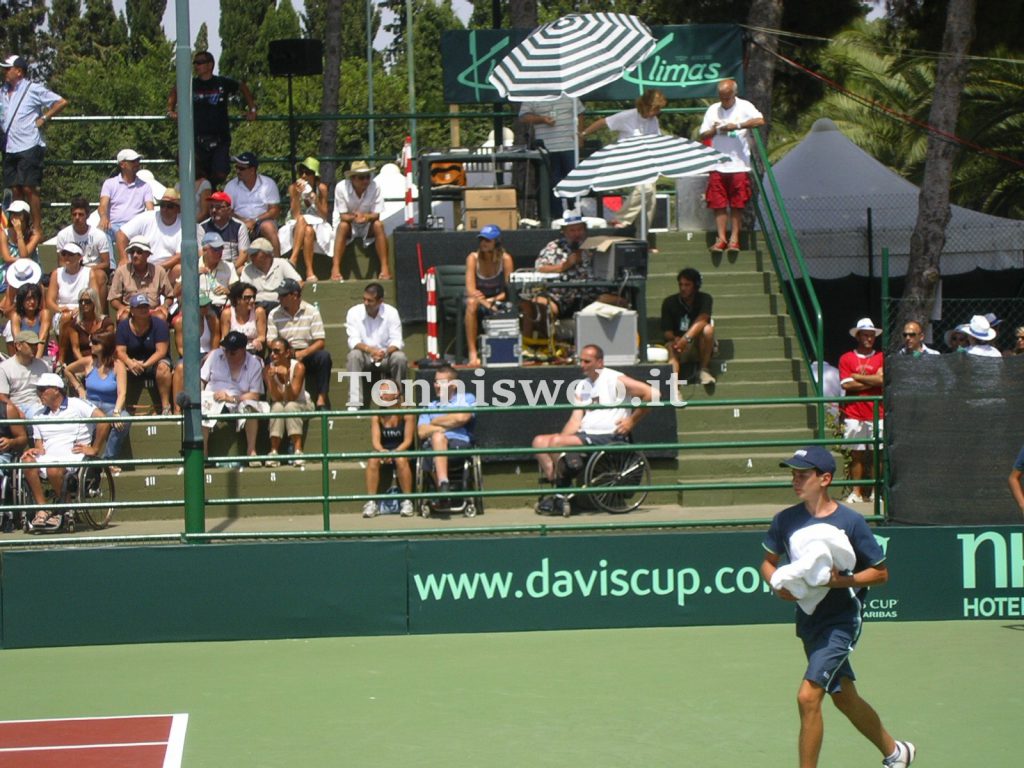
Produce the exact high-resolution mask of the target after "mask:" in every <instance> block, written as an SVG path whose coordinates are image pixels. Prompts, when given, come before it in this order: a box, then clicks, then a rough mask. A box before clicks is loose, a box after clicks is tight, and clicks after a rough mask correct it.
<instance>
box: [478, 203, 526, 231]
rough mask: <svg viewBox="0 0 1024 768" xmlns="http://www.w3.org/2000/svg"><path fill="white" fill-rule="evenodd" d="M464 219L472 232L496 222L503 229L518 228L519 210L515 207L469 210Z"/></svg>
mask: <svg viewBox="0 0 1024 768" xmlns="http://www.w3.org/2000/svg"><path fill="white" fill-rule="evenodd" d="M464 220H465V223H466V229H467V230H469V231H471V232H472V231H475V230H480V229H483V228H484V227H486V226H487V225H488V224H495V225H497V226H499V227H501V229H502V230H506V229H516V228H517V227H518V226H519V211H517V210H516V209H515V208H501V209H491V210H477V209H474V210H467V211H466V213H465V216H464Z"/></svg>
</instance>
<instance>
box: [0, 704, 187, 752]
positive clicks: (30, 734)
mask: <svg viewBox="0 0 1024 768" xmlns="http://www.w3.org/2000/svg"><path fill="white" fill-rule="evenodd" d="M171 720H172V719H171V716H170V715H155V716H151V717H111V718H83V719H74V720H23V721H8V722H0V749H10V748H17V747H52V746H74V745H88V744H126V743H127V744H137V743H139V742H154V741H158V742H162V743H166V742H167V740H168V737H169V736H170V733H171ZM6 759H7V755H5V756H4V761H5V762H6Z"/></svg>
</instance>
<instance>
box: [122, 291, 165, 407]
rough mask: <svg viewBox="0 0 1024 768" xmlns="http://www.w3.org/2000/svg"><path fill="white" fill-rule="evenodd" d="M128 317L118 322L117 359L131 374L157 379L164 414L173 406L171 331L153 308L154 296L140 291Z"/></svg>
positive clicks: (146, 378) (150, 380)
mask: <svg viewBox="0 0 1024 768" xmlns="http://www.w3.org/2000/svg"><path fill="white" fill-rule="evenodd" d="M129 303H130V305H131V309H130V313H129V315H128V317H126V318H125V319H124V320H121V321H119V322H118V324H117V359H118V360H120V361H121V362H122V363H124V365H125V368H127V370H128V376H129V377H135V378H138V379H141V380H142V382H143V383H145V384H149V383H155V384H156V388H157V392H158V393H159V396H160V409H161V413H163V414H164V415H167V414H170V413H172V410H171V357H170V347H171V332H170V328H168V326H167V321H166V320H164V319H163V318H161V317H157V316H156V315H155V314H154V313H153V312H152V311H151V310H152V305H151V304H150V298H149V296H148V295H147V294H145V293H137V294H135V295H134V296H133V297H132V298H131V301H130V302H129Z"/></svg>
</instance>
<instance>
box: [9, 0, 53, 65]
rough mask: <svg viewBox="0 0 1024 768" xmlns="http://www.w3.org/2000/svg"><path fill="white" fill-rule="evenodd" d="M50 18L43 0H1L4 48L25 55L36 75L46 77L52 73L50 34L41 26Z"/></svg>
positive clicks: (10, 52)
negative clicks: (47, 17)
mask: <svg viewBox="0 0 1024 768" xmlns="http://www.w3.org/2000/svg"><path fill="white" fill-rule="evenodd" d="M45 20H46V3H45V2H43V0H5V2H2V3H0V50H2V51H3V52H4V56H8V55H10V54H12V53H14V54H17V55H19V56H24V57H25V58H26V59H27V60H28V62H29V64H30V65H31V66H32V73H33V74H32V76H33V77H36V78H42V79H45V78H46V76H47V75H48V74H49V69H50V66H49V59H50V57H49V50H48V49H49V45H48V36H47V35H45V34H43V32H42V30H41V29H40V27H42V25H43V22H44V21H45Z"/></svg>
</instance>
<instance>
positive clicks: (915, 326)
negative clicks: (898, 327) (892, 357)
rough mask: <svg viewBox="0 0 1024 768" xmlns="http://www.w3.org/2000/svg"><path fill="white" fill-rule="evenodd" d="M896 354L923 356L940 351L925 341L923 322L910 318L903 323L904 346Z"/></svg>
mask: <svg viewBox="0 0 1024 768" xmlns="http://www.w3.org/2000/svg"><path fill="white" fill-rule="evenodd" d="M896 354H897V355H907V356H909V357H923V356H924V355H937V354H939V351H938V350H937V349H932V348H931V347H929V346H928V345H927V344H925V343H924V331H923V330H922V328H921V324H920V323H919V322H917V321H916V320H908V321H907V322H906V323H904V324H903V346H902V347H900V351H899V352H897V353H896Z"/></svg>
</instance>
